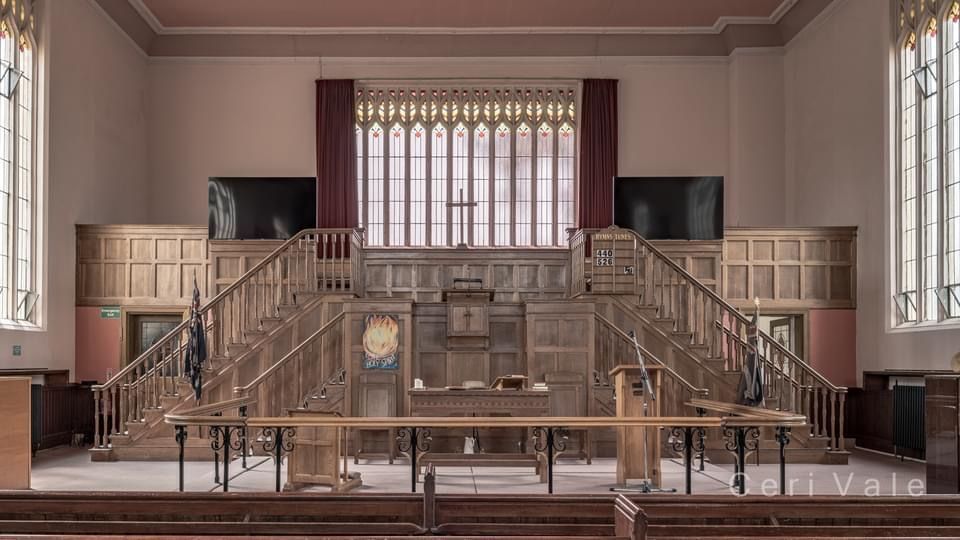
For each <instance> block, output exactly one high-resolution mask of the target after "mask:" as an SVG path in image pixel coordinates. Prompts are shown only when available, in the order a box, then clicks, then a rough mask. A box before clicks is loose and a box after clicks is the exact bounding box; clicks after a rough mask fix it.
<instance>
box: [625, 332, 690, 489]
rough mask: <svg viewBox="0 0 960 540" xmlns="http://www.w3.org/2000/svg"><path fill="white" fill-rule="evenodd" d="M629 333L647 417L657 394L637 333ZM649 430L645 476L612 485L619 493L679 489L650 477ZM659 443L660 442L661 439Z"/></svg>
mask: <svg viewBox="0 0 960 540" xmlns="http://www.w3.org/2000/svg"><path fill="white" fill-rule="evenodd" d="M629 335H630V339H632V340H633V349H634V351H636V353H637V363H638V364H639V365H640V384H641V385H642V387H643V390H641V392H643V417H644V418H647V417H648V416H650V410H649V406H650V400H653V401H656V400H657V395H656V394H654V393H653V384H652V383H651V382H650V373H649V372H648V371H647V364H646V362H644V360H643V353H642V352H641V351H640V344H639V343H638V342H637V334H636V332H634V331H633V330H631V331H630V333H629ZM621 399H622V397H621ZM649 430H650V428H647V427H645V428H643V478H641V479H640V483H639V484H637V485H636V486H625V487H612V488H610V491H615V492H618V493H676V491H677V490H676V489H674V488H658V487H656V486H654V485H653V481H652V480H651V479H650V465H649V463H648V461H649V460H648V459H647V455H648V451H647V450H648V449H647V434H648V432H649ZM658 439H659V438H658ZM657 444H659V440H658V441H657Z"/></svg>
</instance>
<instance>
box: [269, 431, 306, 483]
mask: <svg viewBox="0 0 960 540" xmlns="http://www.w3.org/2000/svg"><path fill="white" fill-rule="evenodd" d="M296 436H297V430H296V429H295V428H292V427H267V428H263V431H262V432H261V437H262V440H263V451H264V452H266V453H268V454H271V455H273V462H274V474H275V477H276V478H275V481H276V488H275V489H276V491H277V493H280V492H281V491H282V487H283V486H282V485H281V483H280V467H281V466H282V465H283V454H289V453H290V452H293V446H294V440H295V437H296Z"/></svg>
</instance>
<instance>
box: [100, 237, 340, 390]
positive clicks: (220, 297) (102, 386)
mask: <svg viewBox="0 0 960 540" xmlns="http://www.w3.org/2000/svg"><path fill="white" fill-rule="evenodd" d="M324 232H326V233H332V234H338V233H349V234H353V233H355V232H356V231H355V230H354V229H304V230H302V231H300V232H298V233H297V234H295V235H293V236H291V237H290V238H289V239H288V240H286V241H284V242H283V243H282V244H280V246H279V247H277V249H275V250H273V251H271V252H270V254H269V255H267V256H266V257H264V258H263V259H261V260H260V262H258V263H257V264H255V265H253V267H252V268H250V269H249V270H247V271H246V272H244V273H243V275H241V276H240V277H239V278H237V279H236V280H235V281H234V282H233V283H231V284H230V285H228V286H227V287H226V288H225V289H223V290H222V291H220V292H219V293H218V294H217V295H216V296H214V297H213V298H211V299H210V300H209V301H208V302H207V303H206V304H204V305H202V306H201V307H200V314H202V315H203V314H206V313H207V312H208V311H210V309H211V308H213V306H215V305H217V304H219V303H220V302H222V301H223V299H224V298H226V297H227V296H229V295H230V293H232V292H233V291H235V290H237V288H239V287H240V286H241V285H242V284H243V283H244V282H246V281H247V280H249V279H250V277H251V276H254V275H256V274H257V273H258V272H259V271H260V270H262V269H263V268H265V267H266V266H267V265H268V264H270V263H271V262H273V261H274V260H276V259H277V257H278V256H279V255H280V254H281V253H283V252H284V251H286V249H287V248H288V247H290V246H291V245H293V244H294V243H295V242H298V241H299V240H301V239H302V238H303V237H305V236H308V235H310V234H319V233H324ZM188 324H190V319H189V318H188V319H184V320H183V321H181V322H180V324H178V325H177V326H175V327H174V328H173V329H172V330H170V331H169V332H167V333H166V334H165V335H164V336H163V337H162V338H160V339H159V340H157V342H156V343H154V344H153V345H151V346H150V347H149V348H148V349H147V350H145V351H143V352H142V353H140V355H139V356H138V357H137V358H136V359H134V361H132V362H129V363H128V364H127V365H126V366H124V367H123V369H121V370H120V371H118V372H116V373H114V375H113V377H110V379H108V380H107V381H106V382H104V383H103V384H98V385H94V386H93V387H92V389H93V390H106V389H107V388H109V387H110V386H112V385H114V384H116V381H118V380H120V379H121V378H122V377H123V376H125V375H128V374H129V373H130V372H131V371H132V370H133V369H134V368H136V367H137V365H139V364H140V363H142V362H144V361H145V359H147V358H149V357H150V356H152V355H153V354H154V353H155V352H157V351H158V350H160V348H161V347H163V346H164V345H166V344H167V341H169V339H168V338H169V337H170V336H171V335H179V333H180V332H183V331H184V330H186V328H187V325H188Z"/></svg>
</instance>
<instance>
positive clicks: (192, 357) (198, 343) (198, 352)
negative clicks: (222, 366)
mask: <svg viewBox="0 0 960 540" xmlns="http://www.w3.org/2000/svg"><path fill="white" fill-rule="evenodd" d="M206 360H207V336H206V333H205V332H204V324H203V314H202V313H200V288H199V287H198V286H197V279H196V278H194V279H193V302H192V303H191V304H190V323H189V324H188V325H187V353H186V354H185V355H184V366H183V372H184V373H185V374H186V375H187V377H189V378H190V386H192V387H193V394H194V396H195V397H196V399H197V402H199V401H200V393H201V391H202V390H203V363H204V362H206Z"/></svg>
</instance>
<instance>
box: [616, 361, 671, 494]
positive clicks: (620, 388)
mask: <svg viewBox="0 0 960 540" xmlns="http://www.w3.org/2000/svg"><path fill="white" fill-rule="evenodd" d="M662 369H663V366H659V365H650V366H647V373H648V375H649V377H650V386H651V387H652V390H653V395H650V393H649V392H648V391H647V389H646V387H645V385H644V384H643V377H642V373H643V370H642V369H641V368H640V366H638V365H636V364H629V365H619V366H617V367H615V368H613V370H612V371H611V372H610V376H611V377H612V378H613V387H614V392H615V399H616V402H617V418H631V417H642V416H660V381H661V375H662ZM644 409H646V410H644ZM644 460H646V466H644ZM643 479H647V480H649V481H650V484H651V485H652V486H653V487H659V486H660V428H659V427H620V428H617V484H620V485H621V486H622V485H625V484H626V483H627V482H628V481H629V480H643Z"/></svg>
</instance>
